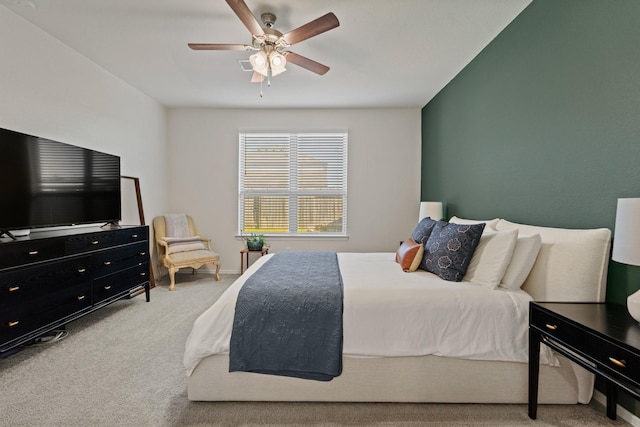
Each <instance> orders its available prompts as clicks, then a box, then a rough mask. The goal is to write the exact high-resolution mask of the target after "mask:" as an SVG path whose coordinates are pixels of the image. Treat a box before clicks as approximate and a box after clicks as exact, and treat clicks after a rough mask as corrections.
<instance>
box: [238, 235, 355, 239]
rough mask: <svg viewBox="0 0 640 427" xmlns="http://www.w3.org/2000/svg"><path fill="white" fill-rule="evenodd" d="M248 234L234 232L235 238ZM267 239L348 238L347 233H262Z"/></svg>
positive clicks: (241, 237)
mask: <svg viewBox="0 0 640 427" xmlns="http://www.w3.org/2000/svg"><path fill="white" fill-rule="evenodd" d="M248 236H249V235H248V234H247V235H241V234H236V239H244V238H246V237H248ZM264 237H265V238H266V239H267V240H271V239H273V240H300V239H313V240H315V239H326V240H349V235H348V234H264Z"/></svg>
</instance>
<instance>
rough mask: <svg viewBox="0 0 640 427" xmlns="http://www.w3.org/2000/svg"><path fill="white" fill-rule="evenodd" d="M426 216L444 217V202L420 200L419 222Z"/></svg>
mask: <svg viewBox="0 0 640 427" xmlns="http://www.w3.org/2000/svg"><path fill="white" fill-rule="evenodd" d="M426 217H429V218H431V219H435V220H440V219H442V218H444V213H443V208H442V202H420V215H418V222H420V221H422V218H426Z"/></svg>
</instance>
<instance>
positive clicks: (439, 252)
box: [420, 221, 485, 282]
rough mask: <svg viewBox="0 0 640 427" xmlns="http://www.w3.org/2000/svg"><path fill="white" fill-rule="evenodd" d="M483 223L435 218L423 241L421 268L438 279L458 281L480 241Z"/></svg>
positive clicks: (465, 270)
mask: <svg viewBox="0 0 640 427" xmlns="http://www.w3.org/2000/svg"><path fill="white" fill-rule="evenodd" d="M484 226H485V223H480V224H451V223H447V222H442V221H438V223H437V224H436V225H435V227H434V228H433V231H432V232H431V235H430V236H429V239H428V240H427V243H426V245H425V251H424V258H423V259H422V263H421V264H420V268H421V269H423V270H427V271H428V272H431V273H433V274H435V275H437V276H438V277H440V278H441V279H444V280H448V281H450V282H459V281H461V280H462V277H463V276H464V273H466V272H467V267H469V262H470V261H471V256H472V255H473V252H474V251H475V250H476V246H478V243H479V242H480V236H481V235H482V230H484Z"/></svg>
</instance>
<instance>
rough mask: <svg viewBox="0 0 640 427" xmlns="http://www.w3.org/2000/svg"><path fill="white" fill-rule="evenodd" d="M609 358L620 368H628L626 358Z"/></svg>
mask: <svg viewBox="0 0 640 427" xmlns="http://www.w3.org/2000/svg"><path fill="white" fill-rule="evenodd" d="M609 360H610V361H611V363H613V364H614V365H616V366H617V367H618V368H626V367H627V362H625V361H624V360H618V359H614V358H613V357H610V358H609Z"/></svg>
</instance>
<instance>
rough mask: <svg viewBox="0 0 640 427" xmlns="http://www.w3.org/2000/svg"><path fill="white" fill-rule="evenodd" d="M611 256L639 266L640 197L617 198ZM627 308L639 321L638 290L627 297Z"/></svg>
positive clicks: (639, 301)
mask: <svg viewBox="0 0 640 427" xmlns="http://www.w3.org/2000/svg"><path fill="white" fill-rule="evenodd" d="M611 258H612V259H613V260H614V261H617V262H620V263H623V264H629V265H637V266H640V198H633V199H618V207H617V209H616V230H615V233H614V237H613V253H612V256H611ZM627 310H629V314H631V316H632V317H633V318H634V319H636V320H637V321H638V322H640V290H639V291H637V292H635V293H633V294H631V295H629V297H627Z"/></svg>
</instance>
